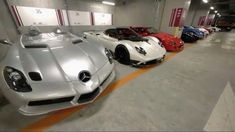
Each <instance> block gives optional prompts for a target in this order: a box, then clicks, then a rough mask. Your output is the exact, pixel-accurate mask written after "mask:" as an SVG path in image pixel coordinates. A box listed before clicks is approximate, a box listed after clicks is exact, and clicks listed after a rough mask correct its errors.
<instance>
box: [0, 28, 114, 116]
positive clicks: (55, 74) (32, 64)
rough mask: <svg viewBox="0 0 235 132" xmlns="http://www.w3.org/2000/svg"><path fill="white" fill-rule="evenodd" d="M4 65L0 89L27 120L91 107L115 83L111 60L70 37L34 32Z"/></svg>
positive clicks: (0, 65)
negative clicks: (70, 108)
mask: <svg viewBox="0 0 235 132" xmlns="http://www.w3.org/2000/svg"><path fill="white" fill-rule="evenodd" d="M0 46H1V47H2V46H3V47H4V48H6V49H7V53H6V55H5V56H4V57H3V59H2V60H1V62H0V70H1V75H0V83H1V84H0V88H1V90H2V92H3V94H4V95H5V97H6V98H7V99H8V100H9V101H10V102H11V103H12V104H13V105H15V106H16V107H17V109H18V111H19V112H20V113H22V114H24V115H40V114H45V113H48V112H51V111H55V110H60V109H64V108H68V107H73V106H77V105H81V104H85V103H90V102H92V101H94V100H95V99H96V97H97V96H98V95H99V94H100V93H101V92H102V91H104V89H105V88H106V87H107V86H108V85H109V84H110V83H111V82H112V81H113V79H114V78H115V72H114V64H113V62H112V54H111V53H110V51H109V50H107V49H105V48H104V47H102V46H101V45H98V44H92V43H89V42H87V41H86V40H83V39H82V38H80V37H78V36H75V35H73V34H71V33H69V32H63V31H62V30H60V29H57V30H56V31H55V32H52V33H41V32H40V31H39V30H37V29H31V30H30V31H29V32H28V33H27V34H23V35H22V36H21V37H20V40H19V41H18V42H17V43H15V44H12V43H10V42H9V41H6V40H2V41H0Z"/></svg>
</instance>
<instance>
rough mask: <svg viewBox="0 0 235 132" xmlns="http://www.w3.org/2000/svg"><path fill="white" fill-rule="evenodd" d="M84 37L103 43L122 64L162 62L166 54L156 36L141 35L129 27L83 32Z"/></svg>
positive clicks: (136, 64) (138, 64)
mask: <svg viewBox="0 0 235 132" xmlns="http://www.w3.org/2000/svg"><path fill="white" fill-rule="evenodd" d="M84 38H86V39H87V40H88V41H92V42H96V43H97V42H99V43H101V44H103V45H104V46H105V47H106V48H108V49H109V50H111V52H112V53H113V55H114V56H115V58H116V59H117V60H118V61H119V62H120V63H123V64H132V65H134V66H140V65H143V64H151V63H155V62H162V61H163V60H164V57H165V54H166V50H165V48H164V46H163V45H162V43H161V42H160V41H159V40H158V39H157V38H155V37H151V36H148V37H141V36H139V35H138V34H137V33H136V32H134V31H133V30H131V29H129V28H112V29H107V30H105V31H104V32H85V33H84Z"/></svg>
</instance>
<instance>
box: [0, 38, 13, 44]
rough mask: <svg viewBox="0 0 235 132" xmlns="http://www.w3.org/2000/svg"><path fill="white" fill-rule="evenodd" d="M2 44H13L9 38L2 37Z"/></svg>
mask: <svg viewBox="0 0 235 132" xmlns="http://www.w3.org/2000/svg"><path fill="white" fill-rule="evenodd" d="M0 44H6V45H12V43H11V42H10V41H9V40H8V39H0Z"/></svg>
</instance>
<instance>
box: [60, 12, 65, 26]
mask: <svg viewBox="0 0 235 132" xmlns="http://www.w3.org/2000/svg"><path fill="white" fill-rule="evenodd" d="M60 13H61V16H62V23H63V25H65V21H64V13H63V11H62V10H60Z"/></svg>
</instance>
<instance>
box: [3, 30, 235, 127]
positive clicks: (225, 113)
mask: <svg viewBox="0 0 235 132" xmlns="http://www.w3.org/2000/svg"><path fill="white" fill-rule="evenodd" d="M193 45H194V46H192V47H189V48H187V49H185V50H184V51H183V52H181V53H178V54H177V55H176V56H174V57H173V58H172V59H170V60H169V61H166V62H164V63H163V64H161V65H159V66H157V67H155V68H153V69H151V70H149V71H148V72H146V73H144V74H143V75H141V76H139V77H138V78H135V79H133V80H131V81H129V82H128V83H127V84H125V85H123V86H121V87H119V88H118V89H116V90H115V91H113V92H112V93H110V94H108V95H107V96H105V97H103V98H100V99H99V100H97V101H96V102H94V103H92V104H89V105H88V106H86V107H85V108H83V109H82V110H80V111H77V112H75V113H73V114H72V115H71V116H69V117H67V118H65V119H64V120H62V121H60V122H59V123H57V124H55V125H53V126H50V127H49V128H47V129H45V130H47V131H56V130H57V131H59V130H60V131H66V130H67V131H68V130H70V131H79V130H87V131H89V130H107V131H111V130H116V131H121V130H125V131H127V130H136V131H140V130H145V131H150V130H154V131H157V130H168V131H169V130H173V131H176V130H178V131H183V130H184V131H189V130H194V131H201V130H205V131H209V130H223V131H224V130H230V131H235V111H234V109H235V97H234V92H235V32H234V31H233V32H228V33H225V32H220V33H214V34H212V35H210V36H209V37H208V38H206V39H204V40H200V41H198V42H197V43H196V44H193ZM116 64H117V65H116V72H117V80H118V79H120V78H122V77H124V76H126V75H128V74H130V73H132V72H134V71H136V70H137V69H136V68H133V67H129V66H124V65H121V64H118V63H116ZM0 105H1V106H0V130H18V129H20V128H23V127H25V126H27V125H28V124H31V123H33V122H35V121H37V120H39V119H42V118H44V117H47V116H50V114H48V115H43V116H34V117H27V116H23V115H20V114H19V113H18V112H17V111H16V110H15V109H14V107H13V106H12V105H10V104H8V102H7V101H6V100H5V99H4V98H3V97H1V95H0Z"/></svg>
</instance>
